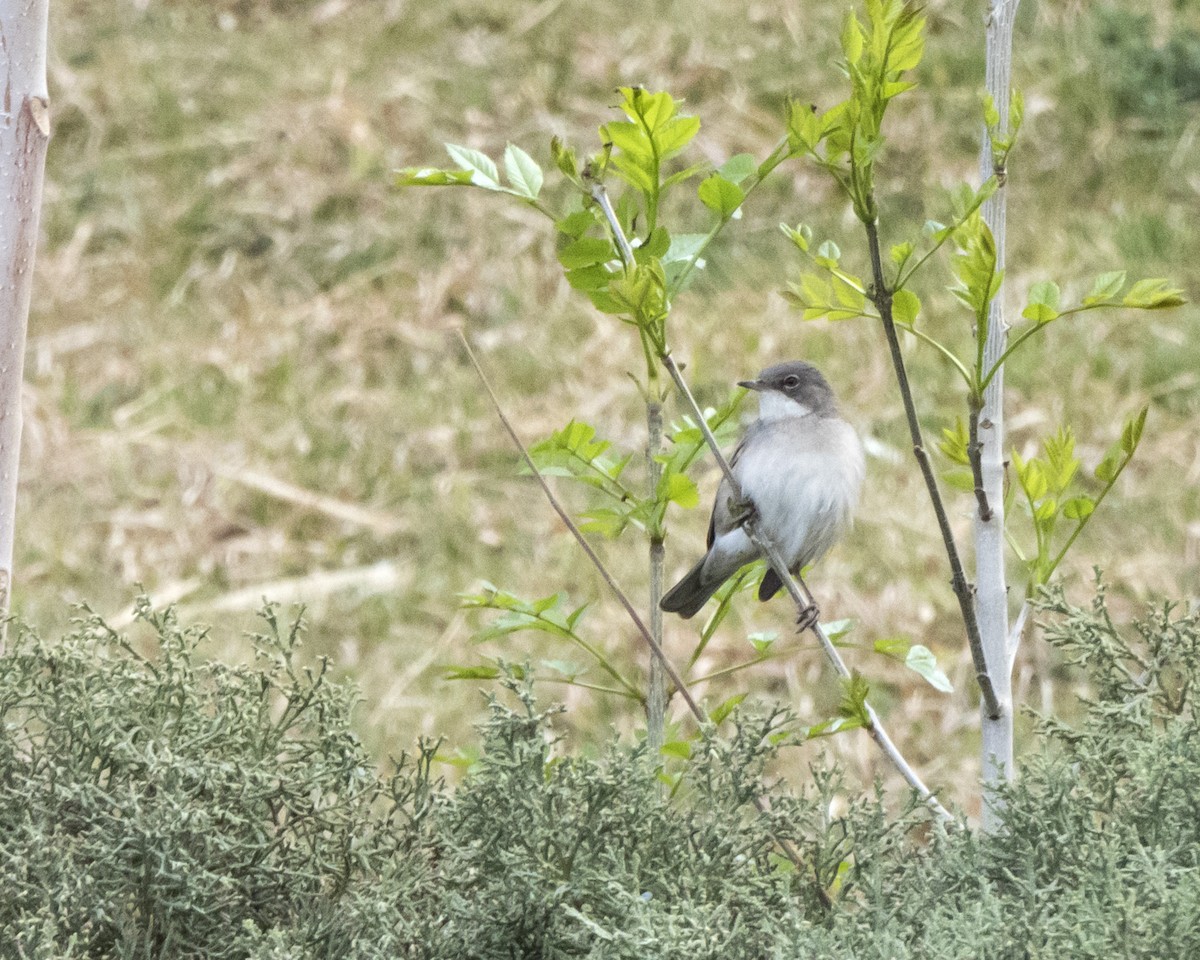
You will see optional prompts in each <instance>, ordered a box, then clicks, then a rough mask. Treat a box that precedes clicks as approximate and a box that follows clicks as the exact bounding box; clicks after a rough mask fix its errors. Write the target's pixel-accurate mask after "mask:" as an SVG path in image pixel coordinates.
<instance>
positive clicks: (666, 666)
mask: <svg viewBox="0 0 1200 960" xmlns="http://www.w3.org/2000/svg"><path fill="white" fill-rule="evenodd" d="M457 333H458V338H459V340H460V341H461V342H462V345H463V350H465V351H466V353H467V357H468V358H469V359H470V361H471V365H472V366H473V367H474V368H475V372H476V373H477V374H478V375H479V379H480V380H481V381H482V382H483V387H484V389H485V390H486V391H487V394H488V397H490V398H491V401H492V406H493V408H494V409H495V411H496V415H497V416H498V417H499V418H500V422H501V423H502V424H504V429H505V430H506V431H507V433H508V435H509V437H510V438H511V439H512V442H513V443H514V444H515V445H516V447H517V449H518V450H520V452H521V456H522V458H523V459H524V460H525V464H526V466H528V467H529V469H530V471H531V472H532V473H533V475H534V476H535V477H537V479H538V483H539V484H541V487H542V492H543V493H545V494H546V499H547V500H549V501H550V506H551V507H553V508H554V512H555V513H557V514H558V517H559V519H560V520H562V522H563V523H564V524H566V527H567V529H568V530H570V531H571V535H572V536H573V537H574V538H575V542H576V543H578V544H579V546H580V547H581V548H582V549H583V552H584V553H585V554H587V557H588V559H589V560H591V561H592V565H593V566H595V568H596V569H597V570H598V571H599V572H600V576H601V577H603V578H604V582H605V583H606V584H608V587H609V589H610V590H612V592H613V593H614V594H615V595H616V597H617V600H618V601H620V603H621V606H623V607H624V608H625V612H626V613H627V614H629V619H630V620H632V621H633V625H634V626H635V627H636V628H637V630H638V632H639V633H640V634H641V635H642V639H643V640H645V641H646V644H647V645H648V646H649V647H650V650H651V652H653V654H654V656H655V657H656V658H657V659H658V661H659V663H661V664H662V668H663V670H665V671H666V673H667V676H669V677H670V678H671V682H672V683H673V684H675V689H676V690H678V691H679V694H680V696H682V697H683V699H684V702H685V703H686V704H687V706H688V709H689V710H690V711H691V713H692V716H693V717H695V718H696V721H697V722H698V723H699V724H700V729H701V731H705V730H707V729H709V728H710V724H711V721H710V720H709V718H708V714H707V713H706V712H705V711H704V709H703V708H702V707H701V706H700V705H699V704H698V703H697V702H696V700H695V698H694V697H693V696H692V694H691V691H690V690H688V688H687V685H686V684H685V683H684V682H683V677H681V676H680V675H679V672H678V671H677V670H676V669H675V666H674V664H672V663H671V661H670V660H668V659H667V655H666V654H665V653H664V652H663V649H662V646H661V645H660V644H659V643H658V642H657V641H656V640H655V639H654V637H653V636H651V635H650V631H649V630H647V629H646V625H645V624H644V623H643V622H642V618H641V617H639V616H638V614H637V611H636V610H635V609H634V608H633V604H632V603H630V602H629V597H627V596H626V595H625V592H624V591H623V590H622V589H621V587H620V586H619V585H618V584H617V582H616V580H614V579H613V577H612V574H610V573H609V572H608V570H607V569H606V568H605V566H604V563H603V561H601V559H600V558H599V557H598V556H597V555H596V552H595V551H594V550H593V549H592V545H591V544H590V543H588V542H587V538H585V537H584V535H583V533H582V532H581V531H580V529H579V527H578V526H576V524H575V521H573V520H572V519H571V517H570V515H569V514H568V513H567V512H566V510H564V509H563V507H562V504H560V503H559V502H558V498H557V497H555V496H554V491H553V490H551V489H550V485H549V484H548V483H547V482H546V478H545V477H544V476H542V473H541V471H540V470H538V468H537V466H536V465H535V464H534V462H533V458H532V457H530V456H529V451H528V450H527V449H526V448H525V445H524V444H523V443H522V442H521V438H520V437H518V436H517V432H516V430H514V429H513V425H512V423H510V422H509V419H508V417H507V416H506V415H505V413H504V408H503V407H501V406H500V400H499V398H498V397H497V396H496V391H495V390H493V389H492V385H491V382H490V381H489V380H488V378H487V375H486V374H485V373H484V372H483V367H482V366H480V364H479V360H478V359H477V358H476V356H475V352H474V351H473V350H472V349H471V345H470V344H469V343H468V342H467V338H466V337H465V336H464V335H463V333H462V331H461V330H459V331H457ZM934 802H935V803H936V801H934ZM754 806H755V808H756V809H757V810H758V812H759V813H760V814H762V815H763V816H764V817H765V816H767V814H768V813H770V807H769V805H768V804H767V802H766V800H764V799H763V798H762V797H755V798H754ZM942 813H943V814H945V811H944V810H943V811H942ZM945 816H947V817H948V816H949V814H945ZM768 829H770V828H769V826H768ZM772 836H774V837H775V842H776V843H778V844H779V847H780V849H781V850H783V852H784V853H785V854H786V856H787V858H788V859H789V860H791V861H792V863H794V864H795V865H796V867H797V869H802V868H803V865H804V864H803V860H801V858H800V852H799V851H798V850H797V849H796V847H795V845H794V844H793V843H792V842H791V841H790V840H788V839H787V838H786V837H780V836H776V835H775V834H774V832H773V831H772ZM817 890H818V893H819V895H820V896H821V898H822V900H823V901H824V903H825V905H826V906H831V905H832V901H830V899H829V895H828V894H827V893H826V892H825V891H824V889H823V888H821V887H820V886H819V885H818V888H817Z"/></svg>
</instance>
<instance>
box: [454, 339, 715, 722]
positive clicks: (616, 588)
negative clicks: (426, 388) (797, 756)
mask: <svg viewBox="0 0 1200 960" xmlns="http://www.w3.org/2000/svg"><path fill="white" fill-rule="evenodd" d="M456 332H457V333H458V339H459V341H460V342H461V343H462V346H463V350H465V351H466V354H467V357H468V359H470V361H471V365H472V366H473V367H474V368H475V372H476V373H477V374H478V375H479V379H480V380H481V381H482V382H483V388H484V389H485V390H486V391H487V394H488V397H490V398H491V401H492V406H493V407H494V408H495V410H496V415H497V416H498V417H499V418H500V422H501V423H502V424H503V425H504V429H505V430H506V431H507V432H508V435H509V437H511V438H512V442H513V443H514V444H515V445H516V447H517V449H519V450H520V451H521V456H522V458H524V460H525V464H526V466H528V467H529V469H530V471H531V472H532V473H533V475H534V476H535V477H537V480H538V483H539V484H541V487H542V492H543V493H545V494H546V499H547V500H549V501H550V506H551V507H553V508H554V512H555V513H557V514H558V517H559V519H560V520H562V522H563V523H564V524H566V527H567V529H568V530H570V531H571V535H572V536H573V537H574V538H575V541H576V542H577V543H578V544H579V546H580V547H581V548H582V550H583V552H584V553H585V554H587V558H588V559H589V560H590V561H591V562H592V565H593V566H594V567H595V568H596V569H597V570H598V571H599V573H600V576H601V577H602V578H603V580H604V582H605V583H606V584H607V585H608V588H609V589H610V590H611V591H612V592H613V594H614V595H615V596H616V598H617V600H618V601H619V602H620V604H621V606H622V607H624V608H625V612H626V613H627V614H629V619H630V620H632V621H633V625H634V626H635V627H636V628H637V631H638V633H640V634H641V635H642V639H643V640H645V641H646V644H647V645H648V646H649V647H650V650H651V652H653V654H654V656H655V657H657V658H658V660H659V662H660V663H661V664H662V666H663V670H665V671H666V673H667V676H668V677H670V678H671V682H672V683H673V684H675V689H677V690H678V691H679V695H680V696H681V697H683V700H684V702H685V703H686V704H687V705H688V709H689V710H690V711H691V712H692V716H694V717H695V718H696V720H697V721H699V722H700V723H702V724H703V723H708V715H707V714H706V713H705V712H704V711H703V710H702V709H701V708H700V705H699V704H698V703H696V701H695V699H694V698H693V697H692V694H691V692H690V691H689V690H688V688H687V684H685V683H684V682H683V677H681V676H680V675H679V672H678V671H677V670H676V669H675V666H674V665H673V664H672V663H671V661H670V660H668V659H667V655H666V654H665V653H663V648H662V647H661V646H659V644H658V643H657V642H656V641H655V639H654V637H652V636H651V635H650V631H649V630H648V629H646V624H645V623H643V622H642V618H641V617H640V616H638V612H637V610H635V609H634V606H633V604H632V603H631V602H630V600H629V597H628V596H626V594H625V591H624V590H622V589H621V587H620V585H619V584H618V583H617V581H616V580H614V579H613V576H612V574H611V573H609V572H608V569H607V568H606V567H605V566H604V562H603V561H602V560H601V559H600V557H599V556H597V555H596V551H595V550H593V549H592V545H591V544H590V543H588V542H587V538H586V537H585V536H584V535H583V533H582V532H581V531H580V529H579V527H578V526H576V524H575V521H574V520H572V519H571V517H570V515H569V514H568V513H567V511H566V510H564V509H563V507H562V504H560V503H559V502H558V498H557V497H555V496H554V491H553V490H551V489H550V484H548V483H547V482H546V478H545V477H544V476H542V473H541V471H540V470H538V468H537V465H536V464H535V463H534V462H533V458H532V457H531V456H529V451H528V450H527V449H526V448H525V444H523V443H522V442H521V438H520V437H518V436H517V431H516V430H514V429H513V425H512V423H510V422H509V419H508V417H507V416H506V415H505V413H504V408H503V407H501V406H500V399H499V398H498V397H497V396H496V391H495V390H493V389H492V384H491V382H490V381H489V380H488V378H487V374H485V373H484V372H483V367H482V366H480V364H479V360H478V359H477V358H476V356H475V351H474V350H472V349H471V345H470V344H469V343H468V342H467V338H466V337H465V336H464V335H463V332H462V331H461V330H458V331H456Z"/></svg>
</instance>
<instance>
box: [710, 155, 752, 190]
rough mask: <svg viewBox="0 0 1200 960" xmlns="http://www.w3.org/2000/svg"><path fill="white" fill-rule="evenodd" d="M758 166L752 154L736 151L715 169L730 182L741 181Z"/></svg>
mask: <svg viewBox="0 0 1200 960" xmlns="http://www.w3.org/2000/svg"><path fill="white" fill-rule="evenodd" d="M757 168H758V161H757V160H755V159H754V155H753V154H749V153H738V154H734V156H732V157H730V158H729V159H728V160H726V161H725V162H724V163H723V164H721V166H720V168H719V169H718V170H717V173H719V174H720V175H721V176H723V177H724V178H725V179H726V180H728V181H729V182H730V183H741V182H742V181H743V180H745V179H746V178H747V177H748V176H750V175H751V174H752V173H754V171H755V170H756V169H757Z"/></svg>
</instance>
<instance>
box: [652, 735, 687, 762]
mask: <svg viewBox="0 0 1200 960" xmlns="http://www.w3.org/2000/svg"><path fill="white" fill-rule="evenodd" d="M658 750H659V753H661V754H662V755H663V756H664V757H676V758H678V759H680V760H690V759H691V758H692V745H691V744H690V743H689V742H688V741H687V740H672V741H671V742H670V743H664V744H663V745H662V746H661V747H659V748H658Z"/></svg>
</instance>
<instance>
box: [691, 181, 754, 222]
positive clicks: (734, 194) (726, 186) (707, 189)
mask: <svg viewBox="0 0 1200 960" xmlns="http://www.w3.org/2000/svg"><path fill="white" fill-rule="evenodd" d="M698 192H699V194H700V202H701V203H703V204H704V205H705V206H706V207H708V208H709V209H710V210H715V211H716V212H717V213H719V214H720V215H721V217H722V218H723V219H724V218H728V217H730V216H732V215H733V213H734V211H736V210H737V208H738V207H740V206H741V205H742V201H743V200H745V199H746V195H745V194H744V193H743V192H742V188H741V187H739V186H738V185H737V184H736V183H732V182H730V181H729V180H726V179H725V178H724V177H723V176H721V175H720V174H719V173H714V174H713V175H712V176H711V177H708V178H706V179H705V180H704V181H703V182H702V183H701V184H700V189H699V191H698Z"/></svg>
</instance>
